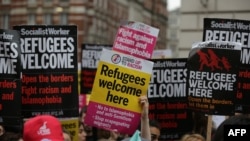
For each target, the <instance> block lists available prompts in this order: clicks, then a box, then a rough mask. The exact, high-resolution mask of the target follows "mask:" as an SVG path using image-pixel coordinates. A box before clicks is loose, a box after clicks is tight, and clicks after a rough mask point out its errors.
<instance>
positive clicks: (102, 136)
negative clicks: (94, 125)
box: [97, 129, 111, 139]
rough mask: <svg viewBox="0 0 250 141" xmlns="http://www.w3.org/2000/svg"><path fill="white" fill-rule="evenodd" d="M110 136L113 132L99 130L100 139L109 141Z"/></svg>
mask: <svg viewBox="0 0 250 141" xmlns="http://www.w3.org/2000/svg"><path fill="white" fill-rule="evenodd" d="M110 135H111V132H110V131H109V130H105V129H98V131H97V137H98V139H109V138H110Z"/></svg>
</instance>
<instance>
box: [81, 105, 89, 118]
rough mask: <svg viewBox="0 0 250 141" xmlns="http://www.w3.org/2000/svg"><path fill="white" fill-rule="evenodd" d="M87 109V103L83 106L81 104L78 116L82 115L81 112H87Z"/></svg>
mask: <svg viewBox="0 0 250 141" xmlns="http://www.w3.org/2000/svg"><path fill="white" fill-rule="evenodd" d="M87 109H88V106H87V105H85V106H83V107H82V108H81V110H80V112H79V118H81V117H82V114H83V113H86V112H87Z"/></svg>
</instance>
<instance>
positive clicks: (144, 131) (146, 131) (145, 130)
mask: <svg viewBox="0 0 250 141" xmlns="http://www.w3.org/2000/svg"><path fill="white" fill-rule="evenodd" d="M139 102H140V104H141V107H142V112H141V137H142V138H144V139H147V140H149V141H150V140H151V134H150V127H149V118H148V107H149V103H148V98H147V96H141V97H140V98H139Z"/></svg>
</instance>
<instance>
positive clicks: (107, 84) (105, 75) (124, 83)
mask: <svg viewBox="0 0 250 141" xmlns="http://www.w3.org/2000/svg"><path fill="white" fill-rule="evenodd" d="M103 53H106V54H107V55H102V56H104V57H105V58H103V60H102V58H101V60H100V62H99V64H98V68H97V72H96V77H95V81H94V85H93V89H92V93H91V97H90V101H94V102H97V103H101V104H104V105H108V106H111V107H116V108H121V109H125V110H130V111H132V112H137V113H140V112H141V108H140V106H139V103H138V98H139V97H140V96H142V95H146V93H147V89H148V85H149V82H150V77H151V73H149V72H150V71H148V68H149V69H150V65H151V70H152V67H153V64H152V63H148V64H149V66H143V65H146V64H147V63H146V64H145V62H144V61H147V60H139V59H137V60H136V59H134V61H133V62H140V63H138V64H136V65H137V66H136V68H140V69H132V68H131V67H128V66H135V65H133V64H130V65H129V63H130V62H132V61H131V59H129V57H126V60H130V62H126V61H124V60H123V59H124V58H125V57H124V56H126V55H124V56H122V54H117V53H115V52H112V51H107V52H105V51H104V52H103ZM115 55H116V58H115V59H116V61H117V60H118V59H120V62H121V63H120V62H115V63H112V61H113V60H112V59H114V57H113V58H112V56H115ZM117 56H118V57H117ZM107 58H110V59H107ZM107 60H108V61H107ZM109 60H111V61H109ZM147 62H149V61H147ZM145 67H146V68H145ZM147 67H148V68H147ZM144 70H145V71H144Z"/></svg>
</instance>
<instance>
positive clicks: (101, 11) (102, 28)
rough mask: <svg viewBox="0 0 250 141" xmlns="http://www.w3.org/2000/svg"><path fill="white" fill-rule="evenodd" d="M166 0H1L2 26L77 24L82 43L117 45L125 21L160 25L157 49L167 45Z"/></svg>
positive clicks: (79, 51)
mask: <svg viewBox="0 0 250 141" xmlns="http://www.w3.org/2000/svg"><path fill="white" fill-rule="evenodd" d="M166 6H167V2H166V0H1V3H0V9H1V11H0V28H2V29H12V27H13V26H14V25H77V29H78V31H77V34H78V48H79V49H78V60H79V61H80V58H81V45H82V44H83V43H92V44H113V41H114V38H115V35H116V32H117V30H118V27H119V25H120V23H121V21H124V20H130V21H138V22H143V23H145V24H148V25H151V26H153V27H156V28H159V29H160V32H159V36H158V41H157V45H156V47H155V49H166V48H167V8H166Z"/></svg>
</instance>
